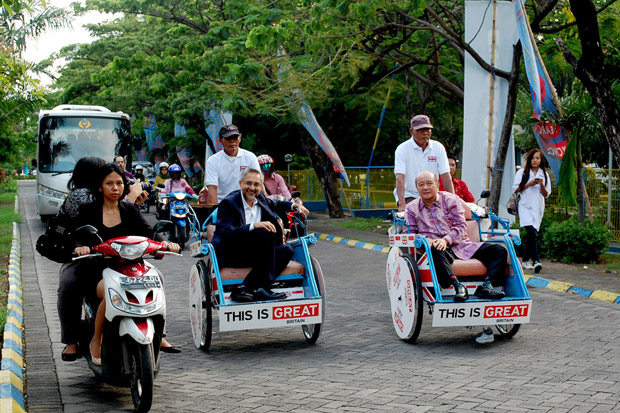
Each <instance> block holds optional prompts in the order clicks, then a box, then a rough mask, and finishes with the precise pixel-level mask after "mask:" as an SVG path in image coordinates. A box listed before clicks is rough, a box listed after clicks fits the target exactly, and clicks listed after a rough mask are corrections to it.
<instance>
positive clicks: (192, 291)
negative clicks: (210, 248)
mask: <svg viewBox="0 0 620 413" xmlns="http://www.w3.org/2000/svg"><path fill="white" fill-rule="evenodd" d="M205 261H206V262H205ZM210 268H212V263H211V256H210V255H207V256H206V257H205V258H204V260H202V259H201V260H199V261H198V262H197V263H196V265H195V266H193V267H192V270H191V273H190V277H189V313H190V314H189V315H190V323H191V327H192V335H193V336H194V344H195V345H196V348H199V349H201V350H203V351H207V350H209V347H210V346H211V335H212V333H213V315H212V313H211V277H210V270H209V269H210Z"/></svg>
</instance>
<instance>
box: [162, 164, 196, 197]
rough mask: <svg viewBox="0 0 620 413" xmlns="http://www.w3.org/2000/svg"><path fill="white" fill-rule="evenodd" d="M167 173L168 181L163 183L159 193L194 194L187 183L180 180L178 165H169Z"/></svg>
mask: <svg viewBox="0 0 620 413" xmlns="http://www.w3.org/2000/svg"><path fill="white" fill-rule="evenodd" d="M168 173H169V174H170V179H168V180H167V181H166V182H165V183H164V188H162V190H161V192H163V193H164V194H169V193H171V192H187V193H188V194H190V195H195V194H196V193H195V192H194V190H193V189H192V187H191V186H189V184H188V183H187V181H186V180H185V179H183V178H181V167H180V166H179V165H177V164H176V163H173V164H172V165H170V169H168Z"/></svg>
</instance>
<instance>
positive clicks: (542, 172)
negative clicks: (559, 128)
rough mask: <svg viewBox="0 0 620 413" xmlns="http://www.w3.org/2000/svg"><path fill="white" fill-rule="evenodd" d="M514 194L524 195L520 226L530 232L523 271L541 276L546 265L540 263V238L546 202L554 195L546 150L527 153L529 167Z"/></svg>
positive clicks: (520, 172)
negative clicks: (546, 165)
mask: <svg viewBox="0 0 620 413" xmlns="http://www.w3.org/2000/svg"><path fill="white" fill-rule="evenodd" d="M512 190H513V192H518V193H520V200H519V223H520V225H521V228H523V229H525V232H526V235H525V252H524V254H523V268H524V269H526V270H534V272H535V273H539V272H540V270H541V269H542V264H541V263H540V262H539V260H538V243H537V241H536V237H537V235H538V230H539V229H540V223H541V222H542V219H543V214H544V213H545V198H547V197H548V196H549V195H550V194H551V180H550V179H549V174H548V173H547V171H546V169H545V157H544V156H543V152H542V150H540V149H538V148H535V149H532V150H531V151H529V152H528V153H527V157H526V161H525V167H523V168H521V169H519V170H518V171H517V174H516V176H515V181H514V183H513V185H512ZM530 260H531V261H530Z"/></svg>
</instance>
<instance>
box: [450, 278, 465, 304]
mask: <svg viewBox="0 0 620 413" xmlns="http://www.w3.org/2000/svg"><path fill="white" fill-rule="evenodd" d="M452 286H453V287H454V293H455V294H454V301H465V300H467V299H468V298H469V293H468V292H467V288H465V286H464V285H463V284H461V283H460V282H458V281H455V282H454V283H452Z"/></svg>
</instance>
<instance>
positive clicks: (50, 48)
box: [23, 0, 111, 85]
mask: <svg viewBox="0 0 620 413" xmlns="http://www.w3.org/2000/svg"><path fill="white" fill-rule="evenodd" d="M78 2H79V3H82V4H84V1H79V0H47V5H48V6H50V5H51V6H54V7H60V8H68V7H69V5H70V4H71V3H78ZM109 18H111V15H106V14H101V13H98V12H94V11H93V12H89V13H87V14H86V15H84V16H81V17H79V18H76V19H75V21H74V22H73V28H72V29H69V28H66V29H59V30H48V31H46V32H45V33H44V34H43V35H42V36H40V37H39V38H38V39H36V40H29V41H28V44H27V46H26V51H25V52H24V54H23V58H24V59H25V60H27V61H29V62H34V63H37V62H39V61H41V60H43V59H46V58H48V57H49V56H50V55H51V54H52V53H55V52H58V51H59V50H60V49H61V48H63V47H65V46H68V45H70V44H74V43H90V42H92V41H93V40H94V38H93V37H91V36H90V35H89V33H88V31H87V30H86V29H84V28H83V27H82V25H84V24H90V23H98V22H100V21H103V20H106V19H109ZM41 81H42V82H43V83H44V84H46V85H49V84H50V83H51V79H49V78H48V77H45V78H42V79H41Z"/></svg>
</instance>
